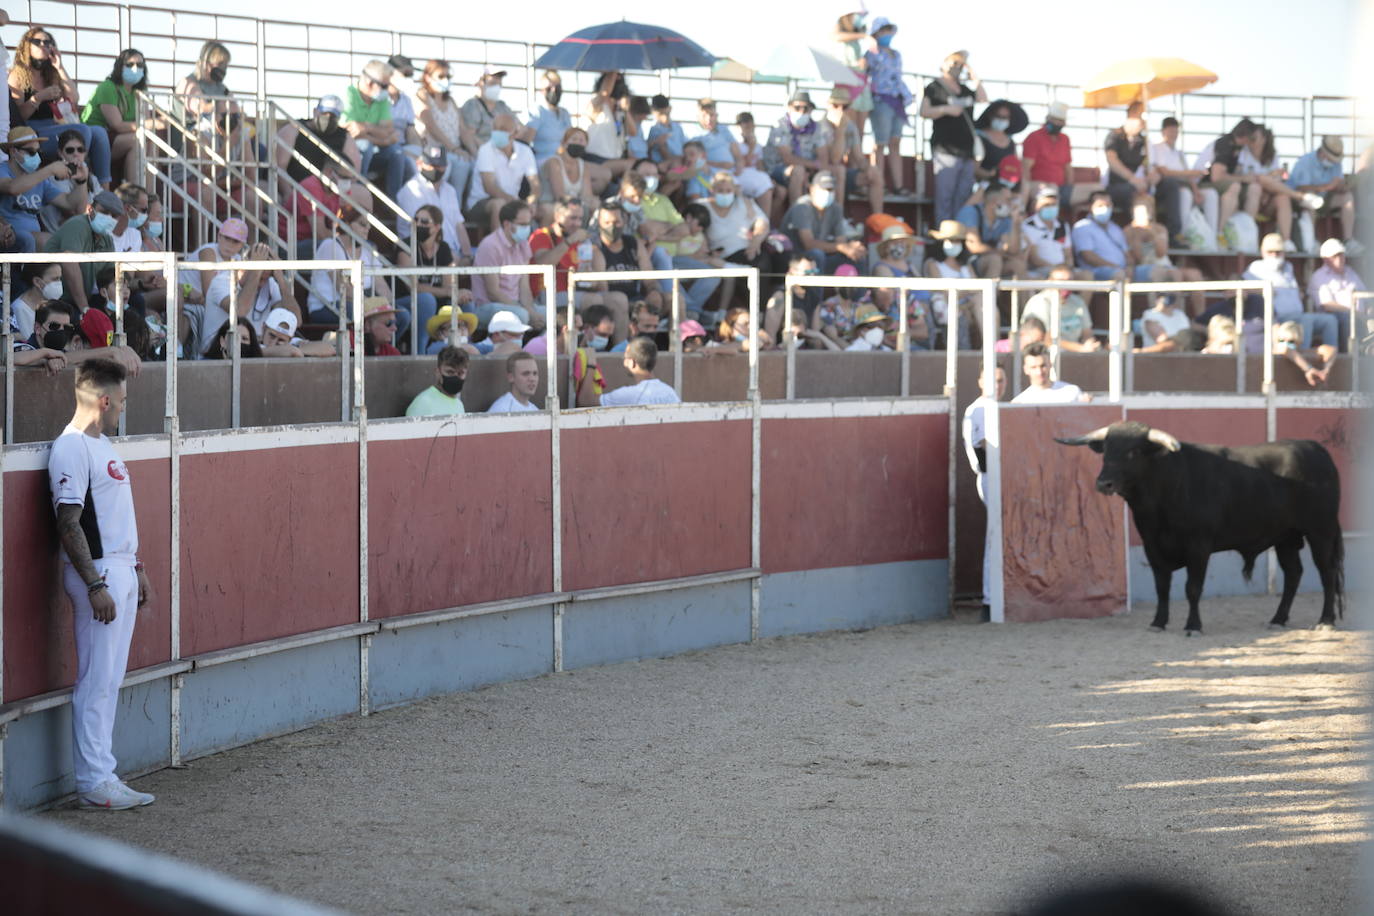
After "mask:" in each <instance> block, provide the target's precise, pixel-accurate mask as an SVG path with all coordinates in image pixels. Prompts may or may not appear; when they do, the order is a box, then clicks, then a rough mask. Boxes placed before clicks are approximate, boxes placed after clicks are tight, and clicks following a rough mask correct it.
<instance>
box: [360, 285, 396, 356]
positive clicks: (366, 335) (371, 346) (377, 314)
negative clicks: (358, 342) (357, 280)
mask: <svg viewBox="0 0 1374 916" xmlns="http://www.w3.org/2000/svg"><path fill="white" fill-rule="evenodd" d="M395 340H396V309H394V308H392V307H391V303H389V302H387V301H386V299H385V297H382V296H371V297H369V298H367V299H364V300H363V355H364V356H400V355H401V351H400V350H398V349H396V343H395Z"/></svg>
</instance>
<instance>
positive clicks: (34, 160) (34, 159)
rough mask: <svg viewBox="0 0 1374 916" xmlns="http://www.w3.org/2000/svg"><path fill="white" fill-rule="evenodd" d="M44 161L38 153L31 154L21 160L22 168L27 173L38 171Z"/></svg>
mask: <svg viewBox="0 0 1374 916" xmlns="http://www.w3.org/2000/svg"><path fill="white" fill-rule="evenodd" d="M42 161H43V160H41V159H39V158H38V154H37V153H29V154H27V155H26V156H24V158H23V159H20V160H19V165H20V167H21V168H22V169H23V170H24V171H26V172H36V171H38V166H39V164H40V163H41V162H42Z"/></svg>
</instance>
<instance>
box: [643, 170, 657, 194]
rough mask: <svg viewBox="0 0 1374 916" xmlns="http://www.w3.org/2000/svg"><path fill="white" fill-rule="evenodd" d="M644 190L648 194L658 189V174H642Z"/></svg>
mask: <svg viewBox="0 0 1374 916" xmlns="http://www.w3.org/2000/svg"><path fill="white" fill-rule="evenodd" d="M644 190H646V191H648V192H649V193H650V194H652V193H654V192H655V191H657V190H658V176H657V175H645V176H644Z"/></svg>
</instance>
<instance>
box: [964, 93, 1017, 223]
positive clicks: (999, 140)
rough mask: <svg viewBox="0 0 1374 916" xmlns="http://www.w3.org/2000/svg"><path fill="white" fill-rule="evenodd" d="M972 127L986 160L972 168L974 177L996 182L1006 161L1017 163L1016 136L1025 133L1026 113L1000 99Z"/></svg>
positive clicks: (976, 163) (990, 104)
mask: <svg viewBox="0 0 1374 916" xmlns="http://www.w3.org/2000/svg"><path fill="white" fill-rule="evenodd" d="M973 126H974V128H975V129H976V130H977V131H978V138H979V139H980V140H982V141H983V158H982V159H980V160H978V161H977V162H975V163H974V164H973V177H974V178H976V179H977V180H978V181H997V180H999V178H1000V176H1001V174H1002V162H1003V160H1006V159H1011V160H1015V159H1016V140H1014V139H1013V135H1014V134H1018V133H1020V132H1021V131H1023V130H1025V129H1026V113H1025V112H1024V111H1022V110H1021V106H1019V105H1016V104H1014V103H1012V102H1009V101H1007V100H1006V99H997V100H996V101H993V102H989V103H988V105H987V107H986V108H984V109H983V113H982V114H980V115H979V116H978V120H976V121H974V122H973ZM956 218H957V217H956ZM960 222H962V220H960Z"/></svg>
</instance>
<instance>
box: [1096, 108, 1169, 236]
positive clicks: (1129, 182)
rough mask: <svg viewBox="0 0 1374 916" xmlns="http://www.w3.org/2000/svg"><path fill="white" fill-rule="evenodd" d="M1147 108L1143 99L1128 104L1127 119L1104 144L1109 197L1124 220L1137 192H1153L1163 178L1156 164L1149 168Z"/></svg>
mask: <svg viewBox="0 0 1374 916" xmlns="http://www.w3.org/2000/svg"><path fill="white" fill-rule="evenodd" d="M1144 111H1145V107H1144V106H1143V105H1141V103H1139V102H1132V103H1131V104H1130V105H1129V106H1127V108H1126V121H1125V123H1124V124H1122V125H1121V126H1120V127H1118V128H1117V129H1116V130H1113V131H1110V132H1109V133H1108V134H1107V140H1106V143H1105V144H1104V149H1105V150H1106V155H1107V174H1106V185H1107V192H1106V193H1107V198H1108V200H1109V201H1111V204H1112V207H1113V209H1114V210H1115V211H1116V216H1117V217H1118V218H1119V219H1121V220H1122V221H1123V222H1124V221H1125V220H1126V219H1127V217H1128V214H1130V212H1131V205H1132V204H1134V203H1135V199H1136V195H1138V194H1149V193H1150V188H1151V187H1152V186H1153V185H1154V184H1155V183H1156V182H1157V181H1158V180H1159V173H1158V172H1156V171H1155V170H1154V169H1153V167H1151V168H1149V169H1147V168H1146V155H1147V152H1148V151H1147V150H1146V148H1145V146H1146V143H1145V121H1144V119H1143V118H1142V115H1143V114H1144ZM1080 253H1081V252H1080Z"/></svg>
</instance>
